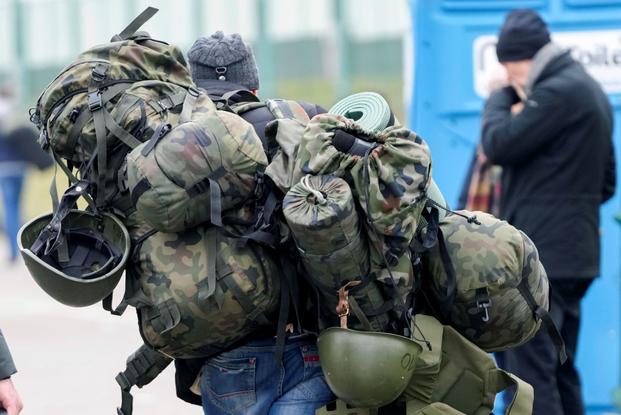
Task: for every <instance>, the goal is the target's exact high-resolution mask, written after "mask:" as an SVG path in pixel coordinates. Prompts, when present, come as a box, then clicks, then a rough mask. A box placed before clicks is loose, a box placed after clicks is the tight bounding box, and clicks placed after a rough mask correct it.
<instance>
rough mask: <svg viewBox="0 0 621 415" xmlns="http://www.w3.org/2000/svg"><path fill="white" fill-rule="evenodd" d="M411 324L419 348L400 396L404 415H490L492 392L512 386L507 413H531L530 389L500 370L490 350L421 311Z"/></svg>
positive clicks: (508, 414) (519, 414)
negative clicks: (482, 348)
mask: <svg viewBox="0 0 621 415" xmlns="http://www.w3.org/2000/svg"><path fill="white" fill-rule="evenodd" d="M412 327H413V328H415V332H414V333H413V337H412V339H413V340H414V341H415V342H417V343H418V344H420V345H421V346H422V352H421V353H420V354H419V355H418V358H417V360H416V363H415V369H414V376H412V379H411V380H410V382H409V384H408V386H407V387H406V389H405V391H404V392H403V394H402V395H401V397H400V398H399V399H400V400H402V401H405V402H406V405H407V406H406V413H407V415H436V414H437V415H440V414H446V415H457V414H460V413H464V414H467V415H489V414H490V413H491V412H492V409H493V408H494V399H495V397H496V394H497V393H498V392H500V391H503V390H505V389H507V388H509V387H515V389H514V390H513V393H514V396H513V400H512V402H511V404H510V405H508V406H507V408H506V409H505V414H507V415H529V414H531V413H532V406H533V396H534V395H533V388H532V387H531V386H530V385H529V384H527V383H526V382H524V381H522V380H521V379H519V378H517V377H516V376H514V375H512V374H510V373H507V372H505V371H503V370H501V369H498V368H497V367H496V364H495V362H494V360H493V359H492V357H491V356H490V355H489V354H487V353H485V352H484V351H483V350H481V349H480V348H478V347H477V346H476V345H474V344H473V343H471V342H470V341H468V340H467V339H466V338H464V337H463V336H462V335H460V334H459V333H458V332H457V331H455V329H453V328H452V327H450V326H443V325H442V324H441V323H440V322H439V321H438V320H436V319H435V318H433V317H431V316H426V315H422V314H417V315H416V316H414V318H413V324H412ZM438 403H442V405H439V404H438Z"/></svg>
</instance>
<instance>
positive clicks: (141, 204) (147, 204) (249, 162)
mask: <svg viewBox="0 0 621 415" xmlns="http://www.w3.org/2000/svg"><path fill="white" fill-rule="evenodd" d="M162 128H165V126H163V127H162ZM266 165H267V156H266V155H265V152H264V151H263V146H262V145H261V141H260V140H259V137H257V135H256V133H255V131H254V129H253V128H252V126H251V125H250V124H248V123H247V122H246V121H244V120H243V119H242V118H241V117H238V116H237V115H235V114H232V113H230V112H226V111H217V110H213V111H208V112H206V113H203V114H201V115H200V116H199V117H197V118H196V119H193V120H192V121H191V122H186V123H183V124H181V125H179V126H178V127H176V128H173V129H172V130H170V131H167V132H164V133H160V134H157V135H156V136H155V137H154V138H153V139H152V140H150V141H148V142H146V143H143V144H141V145H140V146H138V147H136V148H135V149H134V150H132V152H131V153H130V154H129V155H128V156H127V176H128V185H129V188H130V193H131V198H132V201H133V203H134V205H135V207H136V210H137V211H138V212H139V213H140V215H141V216H142V217H143V218H144V220H145V221H147V222H148V223H149V224H151V226H153V227H154V228H156V229H158V230H161V231H164V232H178V231H183V230H186V229H190V228H192V227H194V226H196V225H198V224H201V223H203V222H207V221H211V222H212V223H214V224H219V223H220V221H221V219H220V218H221V213H222V212H223V211H226V210H228V209H231V208H233V207H236V206H239V205H241V204H243V202H244V201H246V200H247V199H248V198H249V197H251V196H252V195H253V193H254V190H255V184H256V174H257V172H258V171H262V170H263V169H265V166H266Z"/></svg>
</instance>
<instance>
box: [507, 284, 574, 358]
mask: <svg viewBox="0 0 621 415" xmlns="http://www.w3.org/2000/svg"><path fill="white" fill-rule="evenodd" d="M517 289H518V290H519V291H520V294H522V297H523V298H524V300H525V301H526V304H528V307H530V309H531V310H532V312H533V313H534V314H535V316H536V317H537V318H540V319H541V321H542V323H543V326H544V327H545V329H546V331H547V332H548V335H549V336H550V340H551V341H552V343H553V344H554V347H555V348H556V351H557V353H558V359H559V361H560V363H561V364H563V363H565V361H566V360H567V352H566V351H565V342H564V341H563V337H562V336H561V333H559V331H558V327H556V324H554V321H553V320H552V317H550V313H548V312H547V311H546V310H545V309H544V308H543V307H541V306H540V305H539V304H537V302H536V301H535V298H534V297H533V294H532V293H531V292H530V289H529V288H528V280H527V279H526V278H522V281H520V283H519V284H518V286H517Z"/></svg>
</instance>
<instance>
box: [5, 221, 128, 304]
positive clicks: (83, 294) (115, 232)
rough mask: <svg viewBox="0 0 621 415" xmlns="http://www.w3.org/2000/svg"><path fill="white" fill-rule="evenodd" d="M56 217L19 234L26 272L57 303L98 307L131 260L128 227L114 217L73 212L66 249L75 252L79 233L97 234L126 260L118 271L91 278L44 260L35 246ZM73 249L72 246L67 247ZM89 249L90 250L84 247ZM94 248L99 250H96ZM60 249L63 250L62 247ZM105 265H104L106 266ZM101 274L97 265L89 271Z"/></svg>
mask: <svg viewBox="0 0 621 415" xmlns="http://www.w3.org/2000/svg"><path fill="white" fill-rule="evenodd" d="M53 216H54V215H53V214H48V215H43V216H39V217H37V218H34V219H32V220H31V221H29V222H28V223H26V224H25V225H24V226H23V227H22V228H21V229H20V231H19V234H18V236H17V242H18V245H19V249H20V252H21V254H22V258H23V259H24V263H25V264H26V268H28V271H29V273H30V275H31V276H32V277H33V278H34V280H35V281H36V283H37V284H38V285H39V286H40V287H41V288H42V289H43V290H44V291H45V292H46V293H48V294H49V295H50V296H51V297H52V298H54V299H55V300H57V301H59V302H61V303H63V304H65V305H69V306H72V307H84V306H88V305H92V304H95V303H96V302H98V301H101V300H102V299H104V298H105V297H106V296H108V295H109V294H110V293H111V292H112V290H113V289H114V287H115V286H116V285H117V284H118V282H119V280H120V279H121V275H122V274H123V271H124V269H125V265H126V262H127V259H128V256H129V250H130V239H129V234H128V232H127V230H126V229H125V226H124V225H123V223H121V221H120V220H119V219H118V218H116V217H115V216H114V215H111V214H109V213H103V214H102V215H101V216H98V215H95V214H93V213H90V212H85V211H78V210H73V211H71V212H69V214H68V216H67V217H66V218H65V219H64V220H63V222H62V229H63V230H62V233H63V235H66V241H65V242H64V246H65V249H67V250H68V252H69V250H70V249H71V245H72V238H71V235H72V233H73V232H76V231H80V232H81V231H89V230H97V231H98V233H99V234H100V235H101V236H102V237H103V238H104V239H105V240H106V241H107V242H108V243H110V244H112V245H114V246H115V247H117V248H118V249H119V250H120V251H121V252H122V257H121V259H120V261H119V262H118V264H116V266H114V268H112V269H110V270H107V271H106V273H105V274H104V275H100V276H95V277H94V278H87V277H88V276H87V275H74V276H72V275H68V274H66V273H64V272H63V271H62V270H61V269H59V268H56V267H54V266H52V265H50V264H49V263H47V262H45V261H44V260H42V259H41V258H40V257H39V256H37V255H36V254H35V253H34V252H33V251H31V249H30V248H31V246H32V245H33V243H34V242H35V241H36V240H37V238H38V237H39V234H40V233H41V231H42V230H43V229H44V228H45V227H46V226H47V225H48V224H49V223H50V221H51V220H52V218H53ZM67 245H69V246H67ZM80 248H86V249H88V248H89V247H80ZM91 248H93V249H94V248H95V247H94V246H93V247H91ZM57 249H63V245H61V246H60V247H59V248H57ZM102 265H103V264H102ZM88 271H89V272H92V273H97V271H98V270H97V268H96V264H95V265H94V268H93V269H91V270H88ZM85 272H86V271H85Z"/></svg>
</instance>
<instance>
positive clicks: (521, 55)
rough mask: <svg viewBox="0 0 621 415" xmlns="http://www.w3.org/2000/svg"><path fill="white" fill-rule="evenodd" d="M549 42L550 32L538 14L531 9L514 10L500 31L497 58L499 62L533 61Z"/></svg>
mask: <svg viewBox="0 0 621 415" xmlns="http://www.w3.org/2000/svg"><path fill="white" fill-rule="evenodd" d="M548 42H550V32H549V31H548V27H547V26H546V24H545V22H544V21H543V19H541V16H539V14H537V12H535V11H534V10H531V9H517V10H512V11H511V12H510V13H509V14H507V17H506V19H505V23H504V24H503V25H502V28H501V29H500V34H499V35H498V43H497V44H496V56H498V61H499V62H514V61H521V60H525V59H531V58H532V57H533V56H535V53H537V51H538V50H539V49H541V48H542V47H543V46H544V45H545V44H546V43H548Z"/></svg>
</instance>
